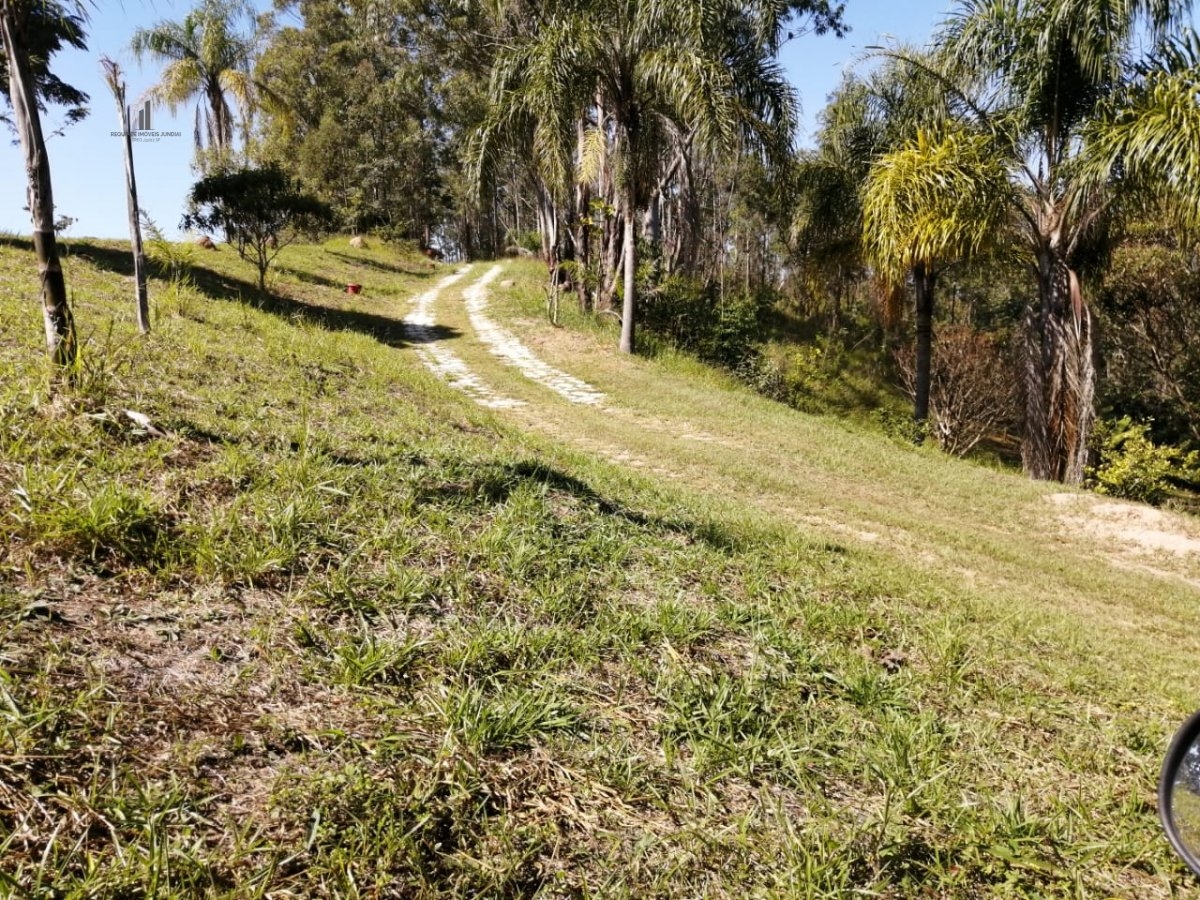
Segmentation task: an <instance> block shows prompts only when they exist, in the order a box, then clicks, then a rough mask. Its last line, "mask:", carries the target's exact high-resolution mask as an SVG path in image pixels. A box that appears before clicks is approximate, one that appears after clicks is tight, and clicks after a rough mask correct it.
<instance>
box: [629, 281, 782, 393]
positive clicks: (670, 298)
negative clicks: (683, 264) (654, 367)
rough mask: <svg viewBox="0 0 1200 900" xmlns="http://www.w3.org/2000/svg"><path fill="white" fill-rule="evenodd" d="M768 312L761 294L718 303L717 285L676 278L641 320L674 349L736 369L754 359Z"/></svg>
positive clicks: (655, 294) (655, 296) (661, 289)
mask: <svg viewBox="0 0 1200 900" xmlns="http://www.w3.org/2000/svg"><path fill="white" fill-rule="evenodd" d="M768 308H769V299H768V298H767V297H765V296H762V295H746V294H738V295H732V296H727V297H725V298H724V299H722V298H721V295H720V292H719V291H718V289H717V288H716V287H715V286H712V285H704V284H703V283H701V282H699V281H697V280H695V279H691V278H687V277H684V276H679V275H676V276H672V277H670V278H668V279H667V280H666V281H664V282H663V283H662V284H661V285H659V286H658V287H657V288H655V289H654V290H653V292H652V293H651V294H650V295H649V296H648V297H647V299H646V302H645V306H644V308H643V313H642V316H643V324H644V325H645V327H646V329H647V330H648V331H650V332H652V333H654V334H657V335H659V336H660V337H662V338H664V339H666V340H667V341H669V342H670V343H671V345H672V346H674V347H675V348H676V349H679V350H683V351H686V352H688V353H693V354H695V355H696V356H697V357H699V358H700V359H702V360H704V361H705V362H708V363H713V364H714V365H719V366H724V367H725V368H727V369H730V370H732V371H738V370H741V369H744V368H746V367H747V366H750V365H752V364H753V362H754V361H755V359H756V358H757V356H758V352H759V351H758V344H759V343H760V342H761V341H762V339H763V337H764V323H765V317H766V313H767V310H768Z"/></svg>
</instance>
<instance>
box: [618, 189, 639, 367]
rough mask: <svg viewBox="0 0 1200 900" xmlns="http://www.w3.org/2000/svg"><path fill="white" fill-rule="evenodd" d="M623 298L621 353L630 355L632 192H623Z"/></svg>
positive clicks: (634, 218) (633, 274) (634, 257)
mask: <svg viewBox="0 0 1200 900" xmlns="http://www.w3.org/2000/svg"><path fill="white" fill-rule="evenodd" d="M624 193H625V198H624V205H625V296H624V298H622V303H621V346H620V349H621V352H622V353H632V352H633V350H634V327H633V325H634V323H633V314H634V299H635V298H634V291H635V284H634V282H635V280H636V275H637V252H636V250H635V247H636V246H637V245H636V243H635V238H636V232H637V210H636V209H634V202H633V191H632V189H629V188H626V190H625V192H624Z"/></svg>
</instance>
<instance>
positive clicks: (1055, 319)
mask: <svg viewBox="0 0 1200 900" xmlns="http://www.w3.org/2000/svg"><path fill="white" fill-rule="evenodd" d="M1037 262H1038V271H1037V281H1038V299H1037V301H1036V305H1032V306H1030V308H1029V309H1028V310H1027V311H1026V315H1025V323H1024V325H1025V328H1024V330H1025V435H1024V439H1023V442H1022V445H1021V461H1022V463H1023V464H1024V467H1025V471H1026V473H1027V474H1028V475H1029V476H1030V477H1032V478H1037V479H1043V480H1053V481H1062V482H1064V483H1066V484H1078V483H1079V482H1080V481H1082V480H1083V469H1084V465H1085V464H1086V462H1087V441H1088V435H1089V433H1090V432H1091V428H1092V423H1093V421H1094V419H1095V408H1094V400H1095V394H1096V369H1095V361H1094V358H1093V353H1094V346H1093V339H1092V317H1091V312H1090V311H1089V310H1088V309H1087V307H1086V306H1085V305H1084V302H1083V296H1082V293H1081V291H1080V289H1079V279H1078V277H1077V276H1076V275H1075V273H1074V272H1073V271H1072V270H1071V268H1070V267H1069V266H1068V265H1067V262H1066V260H1065V259H1063V258H1062V256H1061V255H1060V254H1059V253H1057V252H1056V251H1055V249H1054V248H1053V247H1050V248H1046V249H1043V250H1040V251H1039V252H1038V257H1037Z"/></svg>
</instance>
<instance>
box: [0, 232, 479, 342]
mask: <svg viewBox="0 0 1200 900" xmlns="http://www.w3.org/2000/svg"><path fill="white" fill-rule="evenodd" d="M5 242H7V243H12V244H15V245H17V246H30V247H32V244H31V243H30V242H28V241H22V240H19V239H17V240H12V239H5ZM209 252H213V251H209ZM73 255H74V256H75V257H77V258H80V259H87V260H89V261H90V262H91V263H92V264H93V265H95V266H97V267H99V268H101V269H105V270H106V271H109V272H114V273H116V274H118V275H126V276H128V275H132V274H133V258H132V257H131V256H130V254H129V251H128V250H121V249H118V248H110V247H104V246H100V245H97V244H80V245H78V248H77V249H76V250H75V252H74V254H73ZM289 271H290V270H289ZM188 273H189V275H190V276H191V278H192V280H193V282H194V283H195V285H196V288H197V289H198V290H199V291H200V292H201V293H203V294H206V295H207V296H209V297H212V298H213V299H217V300H232V301H234V302H236V303H242V304H245V305H246V306H250V307H253V308H254V309H258V310H262V311H263V312H267V313H270V314H272V315H275V316H279V317H280V318H281V319H287V320H289V321H291V320H293V319H303V320H305V321H307V322H311V323H313V324H314V325H318V326H320V327H321V328H324V329H326V330H328V331H354V332H357V333H359V334H365V335H368V336H370V337H373V338H375V339H376V340H378V341H379V342H380V343H383V344H386V345H388V346H389V347H405V346H409V345H414V344H427V343H433V342H435V341H444V340H448V339H449V338H452V337H457V336H458V334H459V333H460V332H459V331H457V330H456V329H453V328H447V327H445V326H442V325H432V326H423V327H422V328H420V329H412V330H406V329H405V327H404V323H403V322H402V321H401V320H400V319H393V318H391V317H389V316H381V315H377V314H375V313H367V312H360V311H358V310H351V309H334V308H332V307H328V306H320V305H318V304H315V303H307V302H305V301H303V300H297V299H295V298H289V297H279V296H276V295H274V294H271V293H260V292H259V289H258V285H257V284H256V283H255V282H253V281H246V280H245V279H241V278H235V277H233V276H231V275H226V274H225V273H223V272H218V271H216V270H215V269H210V268H208V267H207V266H203V265H193V266H191V267H190V268H189V269H188ZM320 283H322V284H328V285H332V286H334V287H342V286H343V285H342V284H341V283H340V282H338V283H334V282H330V281H329V280H328V279H322V281H321V282H320Z"/></svg>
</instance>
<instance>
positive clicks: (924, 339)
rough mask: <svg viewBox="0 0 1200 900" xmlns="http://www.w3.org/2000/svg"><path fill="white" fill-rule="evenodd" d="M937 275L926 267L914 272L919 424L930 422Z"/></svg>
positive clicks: (915, 406) (915, 412) (915, 415)
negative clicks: (934, 300)
mask: <svg viewBox="0 0 1200 900" xmlns="http://www.w3.org/2000/svg"><path fill="white" fill-rule="evenodd" d="M937 277H938V276H937V272H935V271H934V270H933V269H932V268H931V267H929V266H926V265H925V264H924V263H918V264H917V265H916V266H915V267H914V268H913V282H914V284H915V286H916V289H917V358H916V366H917V371H916V373H915V374H916V377H915V378H914V388H915V392H914V393H915V395H916V396H915V397H914V398H913V399H914V401H915V402H914V404H913V419H914V420H915V421H916V422H917V423H922V422H925V421H926V420H927V419H928V418H929V385H930V381H931V376H930V373H931V371H932V369H933V291H934V288H935V287H936V286H937Z"/></svg>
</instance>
